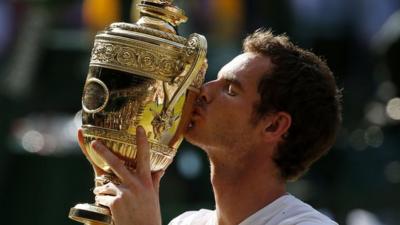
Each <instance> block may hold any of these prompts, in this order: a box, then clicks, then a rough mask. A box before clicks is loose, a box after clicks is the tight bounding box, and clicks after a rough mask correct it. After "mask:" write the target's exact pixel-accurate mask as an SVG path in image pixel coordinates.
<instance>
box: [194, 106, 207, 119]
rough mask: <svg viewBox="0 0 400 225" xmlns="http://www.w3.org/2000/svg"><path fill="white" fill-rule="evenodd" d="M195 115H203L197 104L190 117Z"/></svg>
mask: <svg viewBox="0 0 400 225" xmlns="http://www.w3.org/2000/svg"><path fill="white" fill-rule="evenodd" d="M196 117H204V110H203V109H202V108H200V107H199V106H195V107H194V109H193V113H192V119H194V118H196Z"/></svg>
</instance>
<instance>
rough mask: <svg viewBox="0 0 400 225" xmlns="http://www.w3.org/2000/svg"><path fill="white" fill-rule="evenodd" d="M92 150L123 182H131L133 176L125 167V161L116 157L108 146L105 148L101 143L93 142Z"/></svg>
mask: <svg viewBox="0 0 400 225" xmlns="http://www.w3.org/2000/svg"><path fill="white" fill-rule="evenodd" d="M91 145H92V148H93V149H94V150H95V151H96V153H97V154H99V156H100V157H101V158H103V160H104V161H105V162H106V163H107V164H108V165H109V166H110V168H111V170H112V171H113V172H114V174H115V175H117V177H118V178H119V179H120V180H121V181H122V182H127V181H129V178H130V176H131V175H132V174H131V173H130V172H129V170H128V169H127V168H126V167H125V165H124V161H122V160H121V159H119V158H118V157H117V156H115V155H114V154H113V153H112V152H111V151H110V150H109V149H108V148H107V147H106V146H104V145H103V144H102V143H101V142H100V141H97V140H96V141H92V143H91Z"/></svg>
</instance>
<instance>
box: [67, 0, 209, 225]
mask: <svg viewBox="0 0 400 225" xmlns="http://www.w3.org/2000/svg"><path fill="white" fill-rule="evenodd" d="M138 6H139V8H140V11H141V17H140V19H139V20H138V21H137V22H136V23H135V24H130V23H113V24H111V25H110V26H109V27H108V28H106V30H104V31H101V32H99V33H98V34H97V35H96V37H95V41H94V46H93V49H92V54H91V59H90V64H89V71H88V75H87V79H86V82H85V85H84V89H83V96H82V130H83V136H84V146H85V148H86V151H87V153H88V156H89V159H90V161H91V162H92V163H93V164H94V165H95V166H97V167H99V168H100V169H102V170H103V171H104V172H105V175H102V177H101V178H96V179H97V180H102V182H100V183H99V184H104V183H106V182H110V181H112V182H118V178H117V177H116V176H115V175H114V174H112V171H111V170H110V167H109V165H108V164H107V163H106V162H105V161H104V160H103V159H102V158H101V157H100V156H99V155H97V153H96V152H95V151H94V150H93V149H92V147H91V145H90V143H91V142H92V141H93V140H100V141H102V142H103V144H104V145H106V146H107V147H108V148H109V149H110V151H112V152H113V153H114V154H115V155H116V156H118V157H119V158H120V159H122V160H123V162H124V164H125V166H126V167H128V168H129V169H132V170H133V169H135V167H136V163H135V157H136V139H135V138H136V136H135V133H136V127H137V126H142V127H143V128H144V129H145V131H146V136H147V138H148V141H149V145H150V165H151V170H152V171H157V170H164V169H166V168H167V167H168V165H169V164H170V163H171V162H172V160H173V158H174V156H175V153H176V150H177V147H178V146H179V144H180V143H181V141H182V139H183V132H184V131H185V129H186V127H187V125H188V123H189V121H190V116H191V112H192V106H193V103H194V101H195V99H196V96H197V94H198V92H199V88H200V86H201V85H202V83H203V81H204V73H201V72H200V71H201V70H204V69H205V68H204V62H205V59H206V50H207V41H206V39H205V38H204V37H203V36H202V35H199V34H192V35H190V36H189V37H188V38H185V37H182V36H179V35H177V33H176V27H177V26H178V25H179V23H182V22H185V21H186V19H187V18H186V16H185V15H184V13H183V11H182V10H181V9H179V8H178V7H176V6H174V5H172V0H169V1H168V0H145V1H141V2H140V4H139V5H138ZM99 184H98V182H96V185H99ZM69 217H70V218H71V219H74V220H76V221H79V222H81V223H84V224H112V223H113V222H112V217H111V213H110V210H109V209H108V208H106V207H103V206H100V205H96V204H88V203H82V204H77V205H76V206H74V207H73V208H71V210H70V213H69Z"/></svg>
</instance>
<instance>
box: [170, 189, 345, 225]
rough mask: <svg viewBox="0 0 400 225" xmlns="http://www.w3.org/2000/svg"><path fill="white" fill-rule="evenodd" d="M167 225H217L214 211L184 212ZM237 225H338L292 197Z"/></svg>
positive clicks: (278, 200)
mask: <svg viewBox="0 0 400 225" xmlns="http://www.w3.org/2000/svg"><path fill="white" fill-rule="evenodd" d="M169 225H217V219H216V212H215V210H208V209H201V210H199V211H189V212H185V213H183V214H181V215H179V216H178V217H176V218H175V219H173V220H172V221H171V222H170V223H169ZM238 225H338V224H337V223H336V222H334V221H332V220H331V219H329V218H328V217H327V216H325V215H323V214H322V213H320V212H318V211H317V210H315V209H314V208H313V207H311V206H310V205H308V204H306V203H304V202H302V201H301V200H299V199H297V198H296V197H294V196H293V195H290V194H288V195H283V196H281V197H280V198H278V199H276V200H275V201H273V202H272V203H270V204H268V205H267V206H265V207H264V208H262V209H260V210H258V211H257V212H255V213H254V214H253V215H251V216H249V217H247V218H246V219H245V220H243V221H242V222H241V223H239V224H238Z"/></svg>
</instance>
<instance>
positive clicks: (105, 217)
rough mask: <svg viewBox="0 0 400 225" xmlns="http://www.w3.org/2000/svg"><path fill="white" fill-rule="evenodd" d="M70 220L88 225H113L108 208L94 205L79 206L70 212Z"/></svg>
mask: <svg viewBox="0 0 400 225" xmlns="http://www.w3.org/2000/svg"><path fill="white" fill-rule="evenodd" d="M69 218H71V219H73V220H76V221H78V222H81V223H83V224H86V225H112V224H113V222H112V218H111V212H110V210H109V209H108V208H106V207H103V206H97V205H93V204H87V203H85V204H77V205H75V206H74V207H72V208H71V210H70V211H69Z"/></svg>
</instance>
